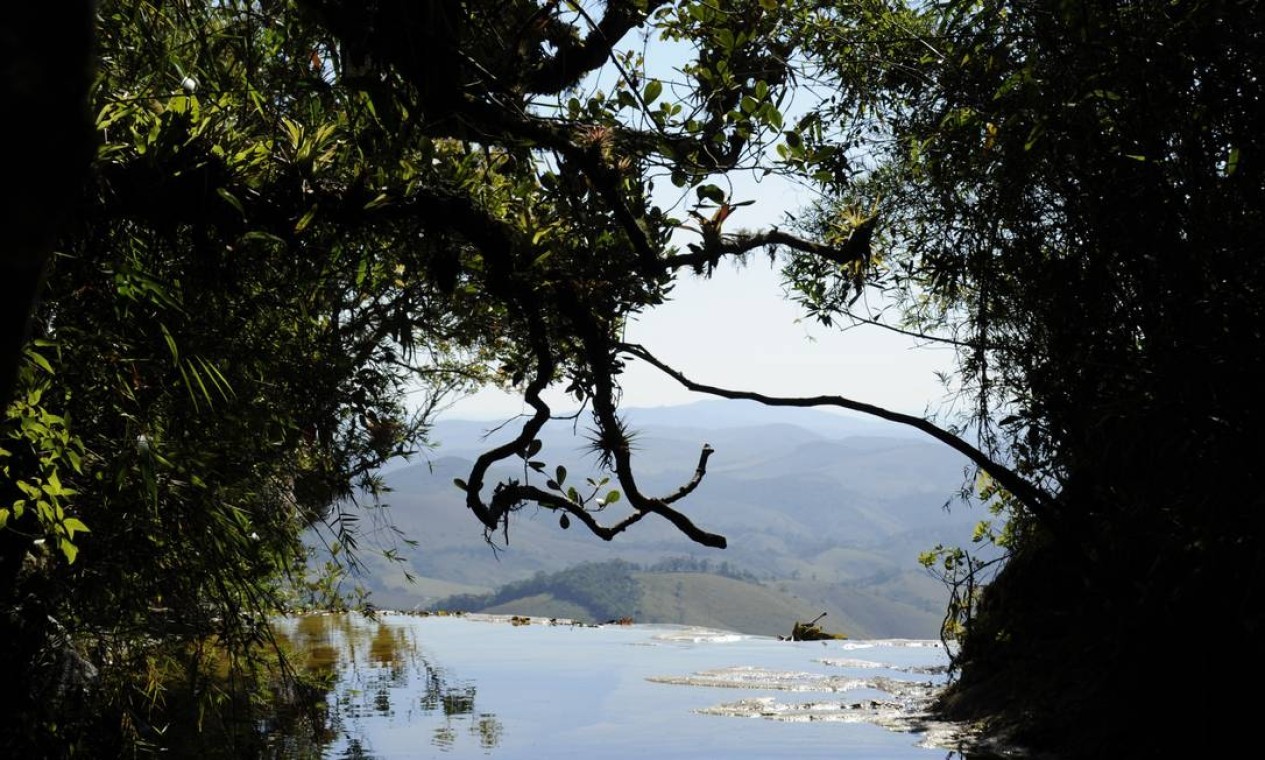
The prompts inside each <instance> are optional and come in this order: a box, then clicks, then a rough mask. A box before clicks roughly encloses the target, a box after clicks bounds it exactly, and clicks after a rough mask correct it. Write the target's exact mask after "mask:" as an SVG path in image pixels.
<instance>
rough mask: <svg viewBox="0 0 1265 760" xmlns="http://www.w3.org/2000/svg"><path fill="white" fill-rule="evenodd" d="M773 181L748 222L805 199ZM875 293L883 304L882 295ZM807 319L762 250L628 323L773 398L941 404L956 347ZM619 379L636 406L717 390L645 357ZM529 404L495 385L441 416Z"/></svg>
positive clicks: (485, 414)
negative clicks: (679, 377) (692, 387)
mask: <svg viewBox="0 0 1265 760" xmlns="http://www.w3.org/2000/svg"><path fill="white" fill-rule="evenodd" d="M766 185H768V186H767V187H761V188H758V189H757V190H756V191H755V192H754V193H753V194H750V195H743V196H742V197H744V198H746V197H750V198H753V199H755V200H756V201H757V202H756V204H755V205H753V206H749V207H744V208H743V209H741V212H750V213H747V214H746V219H745V221H746V222H747V223H748V224H749V225H750V226H753V227H755V226H759V225H762V224H768V223H776V222H777V221H778V220H780V219H781V212H782V211H786V210H790V209H789V208H787V204H796V203H798V204H802V203H804V202H805V200H804V199H803V198H802V197H799V196H796V195H794V194H792V193H789V192H787V191H786V189H785V188H781V189H779V188H777V187H775V186H772V185H770V184H769V183H766ZM761 206H763V208H760V207H761ZM795 207H796V206H791V208H795ZM757 209H759V210H758V211H757ZM735 218H737V217H735ZM867 298H869V299H870V300H871V302H872V303H874V304H875V305H877V304H878V303H879V302H878V301H877V300H875V299H877V298H878V296H877V295H876V294H874V293H870V294H868V295H867ZM803 317H804V314H803V311H802V310H801V309H800V308H799V307H798V306H796V305H795V304H794V303H792V302H791V301H789V300H788V299H786V298H785V297H784V294H783V288H782V286H781V281H780V275H779V273H778V271H777V270H776V268H775V267H773V266H771V265H770V263H769V260H768V257H766V256H763V255H762V254H756V255H753V256H752V258H751V260H750V263H749V264H748V265H747V266H746V267H745V268H737V267H735V266H733V265H722V267H721V268H720V269H718V271H717V272H716V273H715V274H714V275H713V276H712V277H711V278H710V279H704V278H700V277H696V276H694V275H693V274H683V275H681V279H680V281H679V282H678V284H677V286H676V288H675V289H674V290H673V292H672V298H671V300H670V301H668V302H667V303H665V304H663V305H661V306H659V307H657V308H655V309H654V310H652V311H650V312H648V313H646V314H643V315H641V316H640V317H639V318H637V319H636V320H635V321H633V322H632V323H630V324H629V326H628V331H627V333H626V335H625V338H626V341H627V342H629V343H638V344H641V345H643V346H645V347H646V348H647V349H648V350H649V351H650V352H651V353H652V354H654V355H655V356H657V357H658V358H659V359H660V360H662V361H664V362H665V363H667V364H668V365H669V366H672V367H674V368H675V369H677V370H679V371H681V372H682V373H684V374H685V375H686V376H687V377H689V378H690V379H691V380H694V381H696V382H700V383H706V384H708V385H713V386H719V387H722V388H730V389H735V390H747V391H754V392H757V393H763V394H765V395H770V396H815V395H823V394H830V395H840V396H845V397H848V398H851V399H854V400H857V401H863V402H866V403H871V404H876V405H878V406H882V407H886V408H888V409H891V410H893V411H899V412H905V413H908V414H918V415H923V414H928V413H932V412H935V411H937V410H939V409H940V408H941V407H942V406H943V404H944V402H945V401H946V391H945V388H944V387H943V385H942V384H941V383H940V380H939V379H938V377H937V374H936V373H937V372H946V371H948V370H949V369H950V368H951V366H952V361H953V352H952V351H951V350H949V349H947V348H945V347H944V346H943V345H934V344H933V345H926V344H925V343H924V342H920V341H917V340H915V339H913V338H910V337H907V336H904V335H900V334H897V333H894V332H891V331H889V330H884V329H882V328H879V327H872V326H868V325H860V326H856V327H850V328H848V329H846V330H842V329H840V328H839V327H838V326H836V327H833V328H827V327H824V326H822V325H819V324H817V323H816V322H814V321H811V320H807V319H804V318H803ZM620 383H621V386H622V387H623V392H624V395H623V404H624V405H625V406H629V407H648V406H649V407H653V406H671V405H678V404H688V403H691V402H693V401H699V400H702V399H705V398H709V397H708V396H706V395H702V394H697V393H691V392H689V391H687V390H685V389H684V388H682V387H681V386H680V385H679V384H678V383H677V382H676V381H675V380H673V379H671V378H670V377H667V376H666V375H664V374H663V373H661V372H659V371H658V370H656V369H654V368H653V367H650V366H648V365H646V364H645V363H644V362H633V363H632V364H630V365H629V367H628V369H627V371H626V372H625V373H624V375H623V376H622V377H621V380H620ZM545 399H546V401H547V402H548V403H550V405H551V406H553V407H554V408H555V410H556V411H559V412H562V411H569V410H572V409H574V408H575V403H574V401H570V402H569V401H568V399H566V397H565V396H564V395H563V394H561V393H560V392H559V393H556V394H553V395H548V394H547V395H546V396H545ZM530 411H531V409H530V407H528V406H527V405H526V404H524V403H523V401H522V399H521V397H518V396H513V395H510V394H505V393H502V392H499V391H495V390H487V391H482V392H480V393H478V394H475V395H474V396H471V397H468V398H466V399H463V400H461V401H458V402H457V403H456V404H454V405H453V406H452V407H450V408H449V409H448V410H447V411H446V412H445V413H444V415H443V416H444V418H446V419H494V418H505V417H509V416H512V415H515V414H519V413H529V412H530Z"/></svg>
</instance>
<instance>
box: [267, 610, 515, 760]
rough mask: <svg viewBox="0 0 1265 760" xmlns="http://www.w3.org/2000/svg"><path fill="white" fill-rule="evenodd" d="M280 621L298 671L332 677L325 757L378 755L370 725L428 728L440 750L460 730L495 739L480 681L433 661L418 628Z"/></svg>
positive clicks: (334, 620)
mask: <svg viewBox="0 0 1265 760" xmlns="http://www.w3.org/2000/svg"><path fill="white" fill-rule="evenodd" d="M280 628H281V631H282V633H283V634H284V635H285V636H286V638H287V639H289V641H290V643H291V644H292V646H294V647H295V650H296V655H295V660H296V662H297V663H298V664H299V665H300V667H301V668H302V670H303V671H304V672H306V673H308V674H312V675H316V676H321V677H326V678H328V679H329V683H330V684H331V688H330V692H329V695H328V697H327V700H326V702H327V708H328V715H327V723H328V726H329V728H330V730H331V733H332V734H333V735H334V736H335V737H336V738H335V739H334V740H333V741H332V743H331V744H330V746H329V747H328V748H327V749H326V751H325V753H324V754H325V756H326V757H337V758H376V757H378V755H375V754H374V752H373V751H372V749H371V747H372V745H373V738H374V737H373V734H374V732H375V731H376V730H380V728H381V727H382V725H384V724H385V725H391V724H394V723H403V724H405V725H408V726H410V727H411V728H412V729H413V730H414V731H415V732H418V733H421V732H423V731H424V732H426V733H427V734H429V738H430V743H431V745H433V746H434V747H435V748H437V749H438V750H440V751H442V752H452V751H454V750H457V749H460V748H461V746H462V742H463V737H469V740H470V741H472V742H474V743H476V744H477V746H478V747H479V748H480V749H481V750H483V751H484V752H488V751H490V750H492V749H493V748H494V747H496V746H497V745H498V744H499V743H500V741H501V736H502V734H503V728H502V726H501V724H500V722H499V721H498V720H497V719H496V716H495V715H493V714H491V713H487V712H480V711H479V710H478V709H477V706H476V697H477V695H478V689H477V687H476V686H475V685H474V683H473V682H470V681H467V680H461V679H460V678H459V677H457V676H456V675H454V674H451V673H449V672H448V671H447V670H445V669H444V668H443V667H442V666H439V665H437V664H436V663H434V662H432V660H431V658H429V657H428V656H427V654H426V651H425V649H424V648H423V647H422V646H421V645H420V644H419V642H418V641H417V635H418V631H417V629H416V628H412V627H408V626H402V625H398V624H391V623H389V622H386V621H382V620H369V619H366V618H363V617H359V616H355V615H341V614H323V615H305V616H302V617H298V618H294V619H290V620H286V621H283V622H282V623H281V624H280Z"/></svg>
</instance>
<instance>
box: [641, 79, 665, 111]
mask: <svg viewBox="0 0 1265 760" xmlns="http://www.w3.org/2000/svg"><path fill="white" fill-rule="evenodd" d="M662 93H663V82H660V81H659V80H658V79H651V80H650V81H649V82H647V83H646V89H645V90H643V91H642V93H641V99H642V100H643V101H645V103H646V105H650V104H651V103H653V102H655V101H656V100H658V99H659V95H661V94H662Z"/></svg>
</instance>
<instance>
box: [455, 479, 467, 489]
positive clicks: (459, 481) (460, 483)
mask: <svg viewBox="0 0 1265 760" xmlns="http://www.w3.org/2000/svg"><path fill="white" fill-rule="evenodd" d="M452 484H453V485H454V486H456V487H457V488H460V489H461V490H463V491H468V490H470V487H469V486H467V485H466V481H464V480H462V479H461V478H453V479H452Z"/></svg>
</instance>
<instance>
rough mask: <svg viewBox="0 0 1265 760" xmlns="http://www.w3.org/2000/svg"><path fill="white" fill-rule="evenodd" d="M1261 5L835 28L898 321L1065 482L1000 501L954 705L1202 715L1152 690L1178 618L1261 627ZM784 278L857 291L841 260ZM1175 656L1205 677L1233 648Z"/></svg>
mask: <svg viewBox="0 0 1265 760" xmlns="http://www.w3.org/2000/svg"><path fill="white" fill-rule="evenodd" d="M1258 11H1259V9H1258V8H1256V6H1255V4H1253V3H1239V2H1212V1H1209V2H1174V3H1145V2H1136V3H1134V2H1126V3H1061V2H1025V3H992V2H984V3H965V2H962V3H958V2H951V3H947V4H942V5H935V6H928V7H925V8H920V7H918V6H913V7H912V8H911V9H910V10H909V11H906V12H905V13H906V14H907V16H906V18H907V19H908V21H907V23H905V24H902V25H901V26H900V27H895V26H890V25H889V26H886V27H877V28H872V29H871V30H869V31H863V32H861V33H860V34H859V35H858V39H856V41H855V42H854V43H850V44H841V43H840V42H839V41H840V40H841V39H843V34H844V32H843V28H844V26H843V21H842V20H840V25H839V26H838V27H836V28H837V29H839V34H838V35H837V36H835V37H825V38H821V39H822V40H823V44H822V46H821V47H819V48H818V50H820V51H821V52H822V53H824V54H825V55H826V56H827V57H828V58H827V60H829V61H830V62H832V63H833V65H834V70H835V71H836V72H838V73H839V79H838V80H837V81H838V82H840V87H839V93H840V94H841V98H840V100H839V101H838V106H837V108H836V110H835V111H834V112H835V113H836V114H838V115H839V116H840V118H848V119H851V121H849V123H850V124H854V125H862V124H866V123H869V120H871V119H879V120H881V124H876V125H875V126H874V127H873V128H872V136H873V141H872V143H871V144H872V145H873V146H875V147H876V148H877V151H876V152H875V153H874V154H872V158H871V163H870V165H869V166H868V167H866V170H865V172H864V174H863V176H862V177H861V181H860V182H857V183H853V184H852V186H851V187H849V188H847V189H846V190H844V191H843V193H842V198H843V200H842V201H841V202H842V203H844V204H849V203H850V204H852V205H853V206H858V205H864V204H868V203H878V204H879V208H880V209H881V210H880V211H879V213H880V214H881V215H882V217H883V219H884V220H885V222H886V225H885V231H884V234H885V244H884V246H883V248H884V249H885V250H886V251H887V252H888V256H887V262H886V263H887V264H888V267H889V268H888V271H887V274H886V277H887V280H886V281H887V282H888V283H889V284H890V286H891V287H892V288H893V289H895V290H896V291H898V292H899V293H901V294H902V296H903V297H904V299H905V304H906V315H907V319H908V320H909V324H910V325H911V326H912V327H914V328H916V329H920V330H923V331H926V332H929V333H932V334H934V335H938V336H940V337H942V338H946V339H948V340H951V341H953V342H955V343H956V344H957V345H958V347H959V351H960V358H961V373H960V375H959V380H960V381H961V382H962V384H963V387H964V390H965V391H966V393H967V394H968V395H969V397H970V398H971V400H972V408H971V411H970V416H971V417H972V419H973V420H974V422H975V423H976V424H977V428H976V429H977V430H978V431H979V432H980V438H981V440H982V441H983V442H984V443H985V444H986V445H988V446H990V447H991V450H992V451H994V452H996V454H995V456H1001V457H1007V458H1010V459H1011V461H1013V462H1014V464H1015V468H1016V469H1017V470H1018V471H1019V472H1020V473H1022V474H1023V475H1024V476H1025V478H1026V480H1027V481H1029V482H1030V483H1032V484H1034V485H1036V486H1038V487H1040V488H1041V489H1043V490H1044V491H1046V492H1047V493H1049V494H1051V496H1052V497H1053V498H1051V499H1050V500H1049V501H1046V502H1044V503H1034V501H1033V500H1032V499H1030V498H1019V499H1017V500H1014V501H1012V502H1010V506H1011V507H1012V508H1013V509H1012V510H1011V516H1012V518H1013V521H1012V524H1011V526H1010V529H1009V530H1010V534H1009V535H1008V537H1007V540H1008V542H1009V548H1010V549H1011V551H1012V556H1011V559H1010V560H1009V563H1008V565H1007V566H1006V568H1005V570H1004V571H1003V572H1002V573H1001V575H1000V577H999V578H998V580H997V582H996V583H994V584H993V585H992V586H991V587H989V588H988V589H987V590H985V591H984V593H983V597H982V600H981V602H982V603H981V605H980V607H979V608H978V614H977V615H976V616H975V619H973V620H970V621H968V629H967V638H966V642H965V648H964V649H963V651H962V658H963V659H962V665H963V678H962V681H961V683H960V685H959V686H958V687H957V688H956V689H955V690H954V691H953V692H951V701H950V702H949V703H948V704H949V705H950V706H951V707H954V708H955V709H956V710H957V711H958V713H959V714H962V715H981V714H988V713H990V712H1003V713H1008V714H1009V716H1010V717H1011V718H1013V719H1015V720H1017V721H1019V722H1020V723H1021V724H1026V725H1027V726H1028V727H1029V728H1030V729H1032V731H1030V733H1029V735H1028V736H1027V738H1028V739H1031V740H1034V741H1040V742H1047V743H1052V744H1054V745H1056V746H1057V745H1061V746H1063V747H1064V748H1069V745H1070V748H1071V749H1073V750H1074V751H1079V752H1101V751H1126V750H1128V751H1137V750H1136V748H1137V747H1138V743H1139V741H1140V740H1139V737H1138V736H1137V735H1136V734H1135V733H1134V732H1132V731H1131V730H1130V729H1129V728H1128V727H1126V726H1121V725H1119V724H1118V723H1117V722H1116V721H1115V720H1114V719H1113V718H1112V717H1110V716H1109V715H1108V713H1107V712H1104V711H1103V706H1104V705H1108V704H1117V705H1123V704H1133V705H1134V709H1136V710H1139V712H1140V713H1142V714H1147V715H1152V716H1156V719H1157V720H1161V719H1164V718H1173V719H1176V718H1177V714H1178V713H1180V714H1181V718H1180V719H1181V720H1182V721H1183V722H1184V723H1185V724H1186V725H1188V726H1190V729H1189V731H1188V732H1187V734H1186V735H1187V736H1190V737H1196V738H1197V737H1200V736H1210V735H1211V734H1212V732H1213V731H1214V726H1215V725H1216V723H1217V722H1218V721H1220V720H1222V719H1224V716H1219V715H1218V714H1217V713H1218V712H1219V709H1213V708H1208V709H1204V708H1194V709H1191V710H1189V711H1187V710H1182V709H1178V708H1176V707H1175V706H1174V703H1171V702H1167V701H1166V699H1165V697H1163V696H1162V691H1161V690H1159V689H1157V688H1156V686H1157V683H1156V679H1157V677H1158V676H1157V667H1158V664H1159V663H1161V662H1163V661H1164V659H1165V656H1166V652H1167V647H1168V646H1169V644H1168V637H1169V636H1170V635H1171V634H1173V633H1174V632H1175V631H1178V630H1182V629H1189V628H1190V627H1191V626H1194V627H1197V628H1199V629H1200V630H1206V631H1218V632H1220V634H1221V635H1224V636H1227V637H1228V638H1229V639H1230V640H1235V641H1250V640H1253V639H1255V638H1257V637H1259V635H1260V631H1261V622H1262V620H1261V615H1260V605H1259V603H1258V602H1259V598H1260V593H1261V588H1260V584H1259V583H1258V582H1256V581H1255V580H1251V579H1255V578H1257V577H1258V576H1259V573H1258V572H1257V571H1256V570H1255V569H1254V568H1259V567H1260V563H1261V561H1262V559H1263V557H1262V542H1261V539H1262V536H1261V530H1260V526H1261V522H1260V514H1261V506H1262V505H1261V494H1262V493H1263V492H1265V491H1263V489H1262V486H1265V483H1263V482H1262V479H1261V475H1262V468H1261V467H1260V465H1259V463H1258V462H1256V461H1255V459H1254V454H1253V453H1251V452H1254V451H1255V449H1256V448H1257V447H1256V446H1255V445H1254V441H1255V439H1256V438H1257V437H1258V434H1259V433H1258V431H1259V430H1260V429H1261V423H1262V414H1261V409H1262V406H1261V404H1260V402H1259V399H1258V398H1257V397H1256V391H1255V389H1256V388H1257V387H1259V385H1260V382H1261V379H1262V371H1263V369H1265V367H1263V366H1262V356H1265V350H1263V349H1265V345H1263V344H1262V338H1261V331H1260V329H1259V325H1260V324H1261V321H1262V317H1263V316H1265V315H1263V314H1262V312H1261V308H1262V304H1265V301H1263V300H1262V297H1261V296H1262V286H1263V285H1265V270H1262V267H1261V258H1260V255H1259V254H1260V243H1259V240H1260V236H1261V231H1262V230H1261V225H1262V216H1261V201H1262V193H1263V192H1265V183H1263V181H1262V175H1261V173H1260V171H1261V169H1260V163H1259V160H1260V156H1261V152H1262V147H1263V146H1262V145H1261V142H1260V135H1261V134H1262V132H1261V128H1262V126H1263V125H1262V121H1261V119H1262V114H1263V113H1265V109H1262V108H1261V104H1262V90H1261V87H1262V83H1261V78H1260V77H1261V71H1262V66H1263V64H1265V61H1263V60H1262V58H1261V54H1260V51H1261V50H1262V46H1261V41H1262V33H1263V32H1265V30H1263V29H1262V25H1261V19H1260V14H1259V12H1258ZM889 18H891V19H894V18H897V17H895V16H892V17H889ZM898 28H903V30H904V33H903V34H901V33H897V29H898ZM867 51H875V52H876V53H877V54H876V55H873V56H872V57H870V58H869V59H868V60H871V61H873V62H874V64H876V65H871V66H867V67H866V68H864V69H862V70H859V71H858V70H856V69H855V68H854V67H855V61H856V60H857V54H858V53H862V54H864V53H865V52H867ZM859 129H860V127H859V126H858V130H859ZM831 213H837V212H836V211H834V210H830V211H827V212H826V213H825V214H824V215H823V218H822V220H821V221H820V222H819V223H820V224H826V223H828V221H829V218H830V214H831ZM791 274H792V276H793V278H794V279H795V280H796V282H797V284H798V285H799V289H800V292H801V294H802V298H803V299H804V300H805V301H806V302H807V303H808V304H809V305H810V306H811V307H812V308H814V309H817V310H818V312H819V313H820V314H823V315H827V316H835V317H839V316H840V315H841V314H842V313H843V312H847V311H848V309H849V306H850V304H849V302H848V300H847V296H848V289H847V283H846V282H841V281H840V280H839V279H838V278H834V279H833V280H832V279H830V278H825V279H824V280H823V278H822V277H821V276H820V273H819V272H817V271H815V270H813V269H811V268H810V266H809V265H805V264H801V265H799V267H798V268H797V269H794V270H792V273H791ZM1014 495H1015V496H1020V494H1017V493H1016V494H1014ZM1187 665H1188V666H1189V667H1192V668H1194V669H1196V670H1197V671H1198V672H1200V673H1201V675H1202V676H1203V677H1205V678H1209V679H1212V680H1210V681H1207V682H1205V683H1206V684H1207V688H1213V686H1212V684H1213V683H1216V684H1220V685H1225V680H1224V679H1221V678H1220V677H1218V676H1216V675H1214V673H1215V672H1217V671H1221V672H1224V673H1226V674H1227V675H1228V674H1229V672H1230V671H1223V670H1222V669H1221V668H1220V666H1218V665H1217V664H1215V663H1214V662H1212V661H1211V660H1210V659H1207V658H1204V657H1202V656H1201V655H1196V656H1195V658H1194V660H1193V661H1192V662H1188V663H1187ZM1072 695H1076V696H1075V697H1073V696H1072ZM1169 740H1170V737H1166V738H1164V739H1163V740H1162V741H1164V742H1167V741H1169ZM1141 741H1143V742H1145V741H1146V739H1142V740H1141ZM1077 742H1081V743H1080V744H1077ZM1108 748H1110V749H1108Z"/></svg>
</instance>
